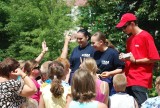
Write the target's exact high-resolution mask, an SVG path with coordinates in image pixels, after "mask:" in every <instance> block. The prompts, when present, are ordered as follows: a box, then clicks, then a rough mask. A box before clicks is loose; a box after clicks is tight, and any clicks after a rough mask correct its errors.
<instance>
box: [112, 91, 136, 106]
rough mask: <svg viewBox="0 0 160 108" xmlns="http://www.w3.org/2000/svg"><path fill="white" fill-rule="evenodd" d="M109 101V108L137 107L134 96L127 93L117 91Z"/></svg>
mask: <svg viewBox="0 0 160 108" xmlns="http://www.w3.org/2000/svg"><path fill="white" fill-rule="evenodd" d="M109 103H110V105H109V108H135V100H134V98H133V96H130V95H128V94H127V93H116V94H114V95H112V96H110V100H109Z"/></svg>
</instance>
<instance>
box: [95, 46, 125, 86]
mask: <svg viewBox="0 0 160 108" xmlns="http://www.w3.org/2000/svg"><path fill="white" fill-rule="evenodd" d="M93 58H94V59H95V60H96V63H97V66H98V68H99V71H98V74H101V73H102V72H104V71H113V70H115V69H123V68H124V62H122V61H121V60H119V53H118V51H117V50H115V49H113V48H107V50H105V51H104V52H100V51H96V52H95V53H94V57H93ZM105 81H107V82H108V83H111V82H112V77H110V78H105Z"/></svg>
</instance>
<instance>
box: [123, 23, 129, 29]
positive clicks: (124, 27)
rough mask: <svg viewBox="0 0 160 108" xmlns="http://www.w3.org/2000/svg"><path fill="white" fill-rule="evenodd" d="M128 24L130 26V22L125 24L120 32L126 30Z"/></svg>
mask: <svg viewBox="0 0 160 108" xmlns="http://www.w3.org/2000/svg"><path fill="white" fill-rule="evenodd" d="M130 24H131V22H128V23H126V24H125V25H124V26H123V27H122V30H124V29H126V28H127V27H128V26H129V25H130Z"/></svg>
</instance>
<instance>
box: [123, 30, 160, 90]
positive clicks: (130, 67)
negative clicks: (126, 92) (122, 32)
mask: <svg viewBox="0 0 160 108" xmlns="http://www.w3.org/2000/svg"><path fill="white" fill-rule="evenodd" d="M127 52H131V53H132V54H133V56H134V57H135V59H137V60H138V59H143V58H148V59H152V60H159V59H160V57H159V54H158V51H157V48H156V46H155V44H154V40H153V37H152V36H151V35H150V34H149V33H148V32H146V31H142V32H140V33H139V34H137V35H132V36H130V37H129V38H128V40H127ZM152 70H153V63H150V64H146V63H144V64H134V63H131V62H130V61H127V62H126V67H125V73H126V76H127V81H128V84H127V86H136V85H137V86H142V87H146V88H151V87H152Z"/></svg>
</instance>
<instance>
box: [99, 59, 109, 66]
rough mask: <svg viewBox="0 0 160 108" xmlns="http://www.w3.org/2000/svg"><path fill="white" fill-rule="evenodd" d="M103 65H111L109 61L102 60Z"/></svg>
mask: <svg viewBox="0 0 160 108" xmlns="http://www.w3.org/2000/svg"><path fill="white" fill-rule="evenodd" d="M101 63H102V64H103V65H108V64H109V61H105V60H102V62H101Z"/></svg>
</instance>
